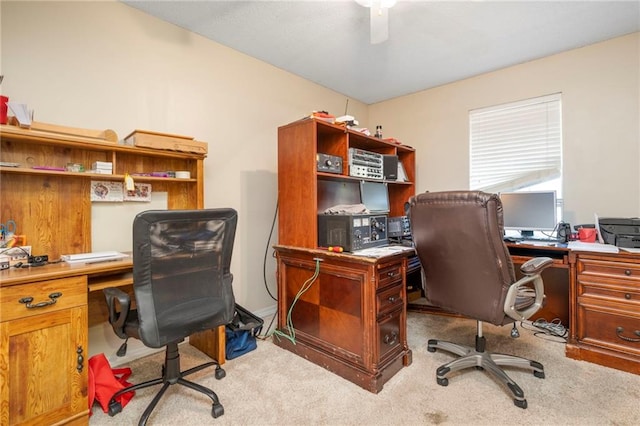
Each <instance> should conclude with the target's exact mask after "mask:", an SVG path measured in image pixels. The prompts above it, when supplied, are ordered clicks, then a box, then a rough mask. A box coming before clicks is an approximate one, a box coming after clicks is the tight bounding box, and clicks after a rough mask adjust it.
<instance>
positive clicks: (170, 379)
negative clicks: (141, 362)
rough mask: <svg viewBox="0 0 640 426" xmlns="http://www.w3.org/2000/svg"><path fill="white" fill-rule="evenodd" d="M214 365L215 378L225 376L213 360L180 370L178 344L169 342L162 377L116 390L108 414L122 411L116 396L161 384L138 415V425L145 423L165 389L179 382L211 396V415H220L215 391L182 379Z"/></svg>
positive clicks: (221, 413)
mask: <svg viewBox="0 0 640 426" xmlns="http://www.w3.org/2000/svg"><path fill="white" fill-rule="evenodd" d="M214 365H215V366H216V371H215V378H216V379H218V380H220V379H222V378H223V377H225V375H226V373H225V371H224V370H223V369H222V368H221V367H220V365H219V364H218V363H217V362H215V361H212V362H207V363H205V364H202V365H198V366H196V367H193V368H190V369H188V370H185V371H182V372H181V371H180V354H179V352H178V344H177V343H169V344H168V345H167V348H166V351H165V361H164V365H163V366H162V377H159V378H157V379H152V380H148V381H146V382H142V383H138V384H135V385H132V386H129V387H127V388H124V389H121V390H119V391H118V392H116V393H115V394H114V395H113V397H112V398H111V401H109V416H111V417H113V416H115V415H116V414H118V413H120V412H121V411H122V405H121V404H120V403H119V402H118V401H116V398H117V397H118V396H120V395H122V394H124V393H127V392H129V391H135V390H138V389H144V388H148V387H150V386H155V385H159V384H163V385H162V388H160V390H159V391H158V393H157V394H156V396H155V397H154V398H153V400H152V401H151V402H150V403H149V405H148V406H147V409H146V410H145V411H144V413H142V417H140V421H139V422H138V425H140V426H144V425H146V424H147V420H148V419H149V416H150V415H151V413H152V412H153V409H154V408H155V407H156V405H157V404H158V402H159V401H160V399H161V398H162V396H163V395H164V393H165V392H166V391H167V389H169V386H171V385H175V384H179V385H183V386H186V387H188V388H190V389H193V390H195V391H198V392H200V393H203V394H205V395H207V396H208V397H209V398H211V401H212V402H213V404H212V407H211V416H212V417H213V418H217V417H220V416H222V415H223V414H224V407H223V406H222V404H220V401H219V400H218V395H216V393H215V392H214V391H212V390H211V389H209V388H206V387H204V386H202V385H199V384H197V383H194V382H191V381H189V380H186V379H184V377H185V376H188V375H190V374H193V373H196V372H198V371H200V370H202V369H204V368H207V367H211V366H214Z"/></svg>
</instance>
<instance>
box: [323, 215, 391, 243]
mask: <svg viewBox="0 0 640 426" xmlns="http://www.w3.org/2000/svg"><path fill="white" fill-rule="evenodd" d="M387 244H389V241H388V238H387V215H380V214H377V215H376V214H371V215H367V214H364V215H361V214H356V215H349V214H319V215H318V245H319V246H320V247H333V246H339V247H342V248H343V249H344V251H349V252H351V251H355V250H362V249H366V248H370V247H378V246H384V245H387Z"/></svg>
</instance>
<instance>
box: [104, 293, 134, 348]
mask: <svg viewBox="0 0 640 426" xmlns="http://www.w3.org/2000/svg"><path fill="white" fill-rule="evenodd" d="M102 291H103V293H104V297H105V299H106V301H107V308H108V309H109V323H110V324H111V327H113V331H114V332H115V333H116V334H117V335H118V337H120V338H121V339H126V338H127V335H126V334H125V332H124V324H125V321H126V319H127V316H128V315H129V311H130V309H131V297H129V295H128V294H127V293H125V292H124V291H122V290H120V289H119V288H116V287H109V288H105V289H104V290H102ZM118 307H119V308H120V310H119V311H118V310H117V309H118Z"/></svg>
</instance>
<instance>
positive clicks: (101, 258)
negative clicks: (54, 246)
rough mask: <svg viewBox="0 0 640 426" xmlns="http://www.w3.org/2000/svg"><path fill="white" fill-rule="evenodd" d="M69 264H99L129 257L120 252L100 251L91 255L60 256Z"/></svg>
mask: <svg viewBox="0 0 640 426" xmlns="http://www.w3.org/2000/svg"><path fill="white" fill-rule="evenodd" d="M60 257H61V258H62V260H64V261H65V262H67V263H97V262H106V261H109V260H118V259H124V258H125V257H129V255H126V254H124V253H120V252H118V251H99V252H91V253H78V254H64V255H62V256H60Z"/></svg>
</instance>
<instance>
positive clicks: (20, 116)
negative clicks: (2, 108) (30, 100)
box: [7, 102, 31, 127]
mask: <svg viewBox="0 0 640 426" xmlns="http://www.w3.org/2000/svg"><path fill="white" fill-rule="evenodd" d="M7 106H8V107H9V109H10V110H11V112H12V113H13V115H14V116H15V117H16V120H18V123H20V127H29V126H31V113H30V112H29V109H28V108H27V105H26V104H18V103H15V102H7Z"/></svg>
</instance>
